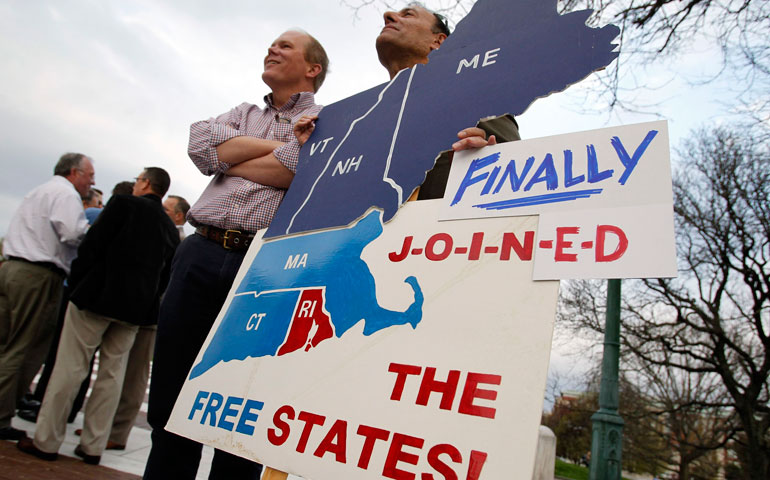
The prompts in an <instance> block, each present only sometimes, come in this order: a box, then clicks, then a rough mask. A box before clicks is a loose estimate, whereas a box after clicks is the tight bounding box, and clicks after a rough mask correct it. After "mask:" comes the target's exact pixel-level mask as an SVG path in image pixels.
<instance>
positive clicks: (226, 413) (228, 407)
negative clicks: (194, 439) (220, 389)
mask: <svg viewBox="0 0 770 480" xmlns="http://www.w3.org/2000/svg"><path fill="white" fill-rule="evenodd" d="M242 403H243V399H242V398H240V397H227V402H225V408H223V409H222V416H221V417H219V423H218V424H217V427H219V428H223V429H225V430H229V431H231V432H232V431H233V427H234V426H235V425H233V422H230V421H228V420H227V417H235V416H236V415H238V410H236V409H234V408H232V405H233V404H235V405H240V404H242Z"/></svg>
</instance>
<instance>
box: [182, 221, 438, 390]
mask: <svg viewBox="0 0 770 480" xmlns="http://www.w3.org/2000/svg"><path fill="white" fill-rule="evenodd" d="M381 215H382V212H380V211H378V210H373V211H371V212H370V213H369V214H367V215H366V216H365V217H364V218H363V219H361V221H359V222H358V223H357V224H356V225H354V226H353V227H351V228H343V229H337V230H330V231H324V232H318V233H313V234H308V235H302V236H296V237H288V238H281V239H276V240H273V241H270V242H266V243H264V244H263V245H262V247H261V248H260V250H259V252H258V253H257V256H256V258H255V259H254V261H253V262H252V264H251V266H250V267H249V270H248V272H247V273H246V275H245V276H244V278H243V280H242V281H241V283H240V284H239V285H238V287H237V289H236V296H235V297H234V299H233V301H232V303H231V304H230V307H229V308H228V310H227V313H226V314H225V316H224V317H223V320H222V322H221V323H220V325H219V327H218V328H217V331H216V333H215V334H214V337H213V338H212V340H211V343H210V344H209V346H208V347H207V348H206V351H205V352H204V353H203V357H202V359H201V361H200V362H199V363H198V364H197V365H195V366H194V367H193V369H192V371H191V373H190V379H192V378H195V377H197V376H199V375H201V374H203V373H204V372H206V371H207V370H208V369H210V368H211V367H213V366H214V365H216V364H217V363H219V362H221V361H230V360H245V359H246V358H249V357H254V358H256V357H262V356H271V355H275V354H276V352H277V351H278V348H279V347H280V345H281V344H282V343H283V342H284V340H285V338H286V335H287V333H288V330H289V327H290V323H291V320H292V318H293V315H294V309H295V306H296V303H297V299H298V298H299V294H300V293H301V291H302V290H303V289H307V288H325V299H326V303H325V305H324V306H325V308H326V311H328V312H329V316H330V321H331V323H332V325H333V327H334V334H335V336H336V337H337V338H339V337H341V336H342V335H343V334H344V333H345V332H347V331H348V330H349V329H350V328H352V327H353V326H354V325H356V324H357V323H358V322H360V321H363V322H364V329H363V333H364V335H372V334H373V333H375V332H378V331H380V330H382V329H385V328H389V327H392V326H395V325H407V324H408V325H411V326H412V328H417V325H418V324H419V323H420V321H421V320H422V306H423V302H424V296H423V293H422V289H421V287H420V284H419V282H418V281H417V278H416V277H414V276H408V277H407V278H405V279H404V282H406V283H407V284H409V285H410V286H411V287H412V290H413V292H414V301H413V302H412V303H411V305H409V307H407V309H406V310H405V311H395V310H388V309H386V308H383V307H381V306H380V304H379V302H378V301H377V295H376V285H375V283H376V282H375V279H374V276H373V275H372V272H371V271H370V270H369V266H368V265H367V264H366V262H364V261H363V260H362V259H361V253H362V252H363V249H364V248H365V247H366V246H367V245H369V244H370V243H371V242H372V241H374V240H375V239H376V238H378V237H379V236H380V235H381V234H382V230H383V226H382V220H381ZM303 258H304V266H298V265H300V264H302V263H303V262H302V259H303ZM259 313H266V315H265V316H264V318H263V319H262V321H261V322H260V326H259V328H257V329H255V330H246V326H247V324H248V322H249V319H250V318H252V315H254V314H259ZM296 353H297V354H301V352H296Z"/></svg>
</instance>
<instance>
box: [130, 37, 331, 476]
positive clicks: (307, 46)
mask: <svg viewBox="0 0 770 480" xmlns="http://www.w3.org/2000/svg"><path fill="white" fill-rule="evenodd" d="M328 62H329V61H328V58H327V57H326V52H324V49H323V47H322V46H321V45H320V44H319V43H318V41H317V40H315V39H314V38H313V37H311V36H310V35H308V34H307V33H305V32H300V31H288V32H284V33H283V34H282V35H281V36H280V37H278V39H276V40H275V42H273V44H272V45H271V46H270V48H269V49H268V51H267V56H266V57H265V60H264V73H263V74H262V80H263V81H264V82H265V84H267V85H268V86H269V87H270V88H271V90H272V93H271V94H269V95H267V96H266V97H265V107H264V108H259V107H257V106H255V105H251V104H248V103H243V104H241V105H239V106H237V107H235V108H233V109H232V110H230V111H229V112H227V113H224V114H222V115H220V116H218V117H216V118H211V119H209V120H203V121H200V122H196V123H194V124H193V125H192V126H191V127H190V144H189V155H190V158H191V159H192V161H193V163H195V166H196V167H198V169H199V170H200V171H201V173H203V174H204V175H213V179H212V180H211V182H210V183H209V185H208V186H207V187H206V189H205V190H204V192H203V194H202V195H201V197H200V198H199V199H198V201H197V202H196V203H195V205H194V206H193V207H192V209H191V210H190V212H189V213H188V215H187V220H188V221H189V222H190V224H192V225H193V226H194V227H196V234H195V235H190V236H189V237H187V238H186V239H185V240H184V241H183V242H182V244H181V245H180V246H179V248H178V249H177V253H176V256H175V257H174V262H173V264H172V271H171V280H170V282H169V286H168V289H167V290H166V294H165V297H164V299H163V303H162V304H161V308H160V315H159V321H158V334H157V340H156V344H155V356H154V360H153V368H152V377H151V378H152V380H151V384H150V401H149V409H148V415H147V418H148V421H149V423H150V425H151V426H152V428H153V431H152V450H151V452H150V457H149V459H148V460H147V467H146V469H145V473H144V478H145V479H150V480H152V479H163V480H165V479H168V478H175V479H194V478H195V476H196V474H197V470H198V464H199V462H200V455H201V448H202V446H201V444H199V443H197V442H194V441H192V440H189V439H186V438H184V437H180V436H178V435H175V434H173V433H170V432H167V431H165V430H164V427H165V425H166V422H167V421H168V418H169V416H170V415H171V410H172V409H173V406H174V403H175V402H176V399H177V396H178V394H179V392H180V390H181V388H182V385H183V384H184V380H185V378H186V376H187V373H188V372H189V371H190V368H191V367H192V364H193V361H194V360H195V357H196V356H197V354H198V351H199V350H200V348H201V346H202V345H203V342H204V340H205V339H206V335H207V334H208V332H209V330H210V328H211V325H212V324H213V323H214V320H215V319H216V317H217V315H218V314H219V310H220V309H221V307H222V304H224V301H225V299H226V297H227V293H228V291H229V290H230V287H231V286H232V283H233V281H234V279H235V275H236V273H237V272H238V268H239V267H240V265H241V262H242V261H243V257H244V255H245V253H246V250H247V249H248V246H249V244H250V243H251V241H252V239H253V237H254V233H255V232H256V231H257V230H259V229H262V228H265V227H267V226H268V225H269V224H270V221H271V220H272V218H273V215H274V214H275V211H276V210H277V208H278V205H279V204H280V202H281V200H282V199H283V195H284V193H285V191H286V190H285V189H286V188H287V187H288V186H289V184H290V183H291V180H292V179H293V177H294V172H295V171H296V168H297V160H298V156H299V149H300V146H301V145H302V144H303V143H304V142H305V141H306V140H307V138H308V137H309V136H310V133H311V132H312V130H313V127H314V124H313V120H314V119H315V116H316V115H317V114H318V112H319V111H320V110H321V107H320V106H318V105H315V102H314V97H313V92H316V91H317V90H318V88H320V86H321V83H323V80H324V77H325V74H326V70H327V67H328ZM261 471H262V466H261V465H259V464H257V463H254V462H250V461H248V460H245V459H243V458H241V457H238V456H235V455H231V454H229V453H227V452H224V451H220V450H216V451H215V454H214V459H213V461H212V465H211V473H210V476H209V478H227V479H241V478H243V479H247V478H248V479H252V478H253V479H257V478H259V476H260V474H261Z"/></svg>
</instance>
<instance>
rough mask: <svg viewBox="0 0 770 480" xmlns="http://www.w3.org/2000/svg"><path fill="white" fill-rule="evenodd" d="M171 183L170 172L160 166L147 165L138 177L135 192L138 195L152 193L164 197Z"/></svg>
mask: <svg viewBox="0 0 770 480" xmlns="http://www.w3.org/2000/svg"><path fill="white" fill-rule="evenodd" d="M170 185H171V177H169V176H168V172H166V171H165V170H163V169H162V168H160V167H147V168H145V169H144V170H142V173H140V174H139V176H138V177H136V181H135V182H134V191H133V194H134V195H135V196H137V197H138V196H141V195H147V194H150V193H151V194H154V195H157V196H159V197H161V198H163V195H165V194H166V192H168V187H169V186H170Z"/></svg>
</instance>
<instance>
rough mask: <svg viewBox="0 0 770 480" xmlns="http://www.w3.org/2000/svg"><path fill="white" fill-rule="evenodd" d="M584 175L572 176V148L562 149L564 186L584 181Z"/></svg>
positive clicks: (567, 186)
mask: <svg viewBox="0 0 770 480" xmlns="http://www.w3.org/2000/svg"><path fill="white" fill-rule="evenodd" d="M585 178H586V177H585V175H581V176H579V177H573V176H572V150H569V149H568V150H564V188H569V187H572V186H574V185H577V184H578V183H583V181H585Z"/></svg>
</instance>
